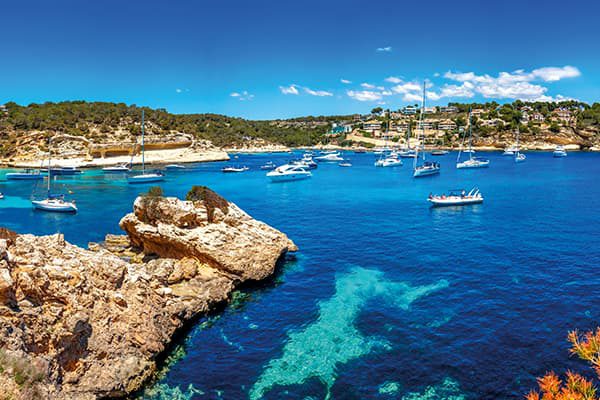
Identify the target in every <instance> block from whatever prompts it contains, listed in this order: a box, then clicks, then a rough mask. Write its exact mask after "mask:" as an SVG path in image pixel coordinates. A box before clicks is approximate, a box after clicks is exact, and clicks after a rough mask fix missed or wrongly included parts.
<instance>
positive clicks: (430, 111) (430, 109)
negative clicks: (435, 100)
mask: <svg viewBox="0 0 600 400" xmlns="http://www.w3.org/2000/svg"><path fill="white" fill-rule="evenodd" d="M436 112H437V107H435V106H433V107H425V108H424V109H423V114H435V113H436Z"/></svg>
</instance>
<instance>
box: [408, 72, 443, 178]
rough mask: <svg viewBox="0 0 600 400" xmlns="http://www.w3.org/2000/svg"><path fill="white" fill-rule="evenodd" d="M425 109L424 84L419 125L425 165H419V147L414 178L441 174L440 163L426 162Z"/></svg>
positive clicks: (414, 164)
mask: <svg viewBox="0 0 600 400" xmlns="http://www.w3.org/2000/svg"><path fill="white" fill-rule="evenodd" d="M424 109H425V82H423V101H422V102H421V114H420V115H419V125H420V126H421V135H420V137H419V139H420V147H421V154H422V159H423V163H422V164H421V165H419V145H417V147H416V149H415V150H416V153H415V161H414V163H413V178H420V177H423V176H430V175H436V174H439V173H440V163H437V162H431V161H426V159H425V125H424V124H423V110H424Z"/></svg>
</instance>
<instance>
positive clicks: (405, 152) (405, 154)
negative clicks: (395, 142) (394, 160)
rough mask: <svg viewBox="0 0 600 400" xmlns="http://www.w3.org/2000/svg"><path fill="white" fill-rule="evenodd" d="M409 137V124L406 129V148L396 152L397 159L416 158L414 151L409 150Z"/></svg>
mask: <svg viewBox="0 0 600 400" xmlns="http://www.w3.org/2000/svg"><path fill="white" fill-rule="evenodd" d="M410 136H411V135H410V124H408V128H407V129H406V146H405V147H403V148H402V149H400V150H399V151H398V157H400V158H415V157H416V156H417V152H416V151H415V149H411V148H410Z"/></svg>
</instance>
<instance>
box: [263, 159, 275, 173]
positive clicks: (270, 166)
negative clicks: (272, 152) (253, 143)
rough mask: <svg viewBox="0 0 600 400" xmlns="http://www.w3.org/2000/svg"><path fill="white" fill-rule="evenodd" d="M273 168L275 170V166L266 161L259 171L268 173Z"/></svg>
mask: <svg viewBox="0 0 600 400" xmlns="http://www.w3.org/2000/svg"><path fill="white" fill-rule="evenodd" d="M275 168H277V165H275V163H274V162H273V161H268V162H267V163H266V164H264V165H261V166H260V169H262V170H263V171H270V170H273V169H275Z"/></svg>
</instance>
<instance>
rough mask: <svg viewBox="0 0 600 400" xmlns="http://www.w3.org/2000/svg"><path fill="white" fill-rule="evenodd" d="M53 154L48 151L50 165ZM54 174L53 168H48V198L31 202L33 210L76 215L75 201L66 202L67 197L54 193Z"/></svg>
mask: <svg viewBox="0 0 600 400" xmlns="http://www.w3.org/2000/svg"><path fill="white" fill-rule="evenodd" d="M50 142H51V139H50V140H49V141H48V147H50V146H49V145H50ZM50 158H51V153H50V150H48V165H50V164H51V162H50ZM53 173H54V171H53V169H52V168H48V194H47V197H46V198H45V199H43V200H31V204H32V205H33V208H35V209H36V210H41V211H50V212H62V213H75V212H77V206H76V205H75V200H73V201H67V200H65V195H64V194H62V193H52V191H51V190H50V189H51V182H52V174H53Z"/></svg>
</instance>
